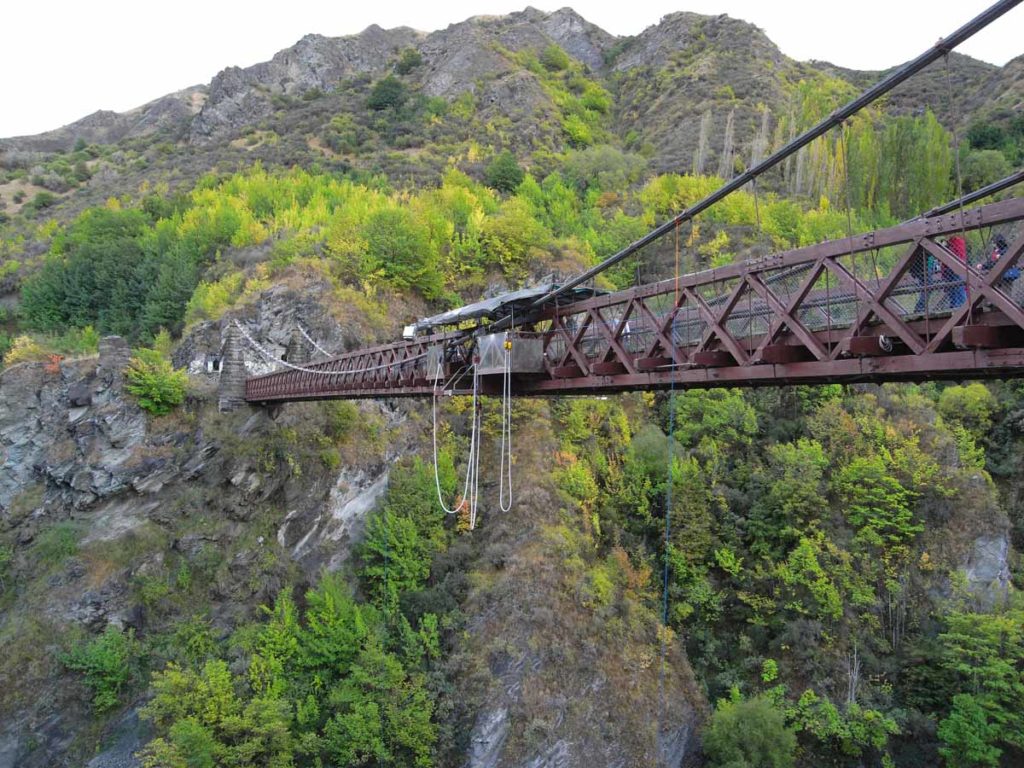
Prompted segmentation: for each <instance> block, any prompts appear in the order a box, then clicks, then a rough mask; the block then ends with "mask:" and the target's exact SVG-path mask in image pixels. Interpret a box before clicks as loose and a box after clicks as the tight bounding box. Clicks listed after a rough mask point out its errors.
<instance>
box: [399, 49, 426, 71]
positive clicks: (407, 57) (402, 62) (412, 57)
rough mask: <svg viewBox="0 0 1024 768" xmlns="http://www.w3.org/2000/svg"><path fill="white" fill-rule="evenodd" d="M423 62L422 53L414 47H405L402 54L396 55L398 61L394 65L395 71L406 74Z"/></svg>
mask: <svg viewBox="0 0 1024 768" xmlns="http://www.w3.org/2000/svg"><path fill="white" fill-rule="evenodd" d="M422 63H423V55H422V54H421V53H420V52H419V51H417V50H416V49H415V48H406V49H405V50H404V51H402V55H401V56H399V57H398V63H397V64H396V65H395V72H397V73H398V74H400V75H408V74H409V73H410V72H412V71H413V70H414V69H416V67H418V66H420V65H421V64H422Z"/></svg>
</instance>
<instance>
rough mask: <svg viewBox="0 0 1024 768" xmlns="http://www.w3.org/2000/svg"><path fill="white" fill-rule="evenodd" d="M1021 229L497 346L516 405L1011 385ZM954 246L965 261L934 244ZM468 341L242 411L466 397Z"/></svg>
mask: <svg viewBox="0 0 1024 768" xmlns="http://www.w3.org/2000/svg"><path fill="white" fill-rule="evenodd" d="M1022 222H1024V198H1013V199H1009V200H1005V201H1002V202H998V203H992V204H989V205H984V206H981V207H977V208H972V209H969V210H964V211H961V210H955V211H953V212H948V213H941V214H938V215H933V216H926V217H922V218H919V219H916V220H913V221H910V222H907V223H904V224H900V225H898V226H894V227H890V228H887V229H881V230H876V231H873V232H869V233H866V234H861V235H856V236H854V237H851V238H845V239H842V240H835V241H829V242H825V243H821V244H818V245H813V246H810V247H806V248H800V249H796V250H791V251H785V252H781V253H775V254H772V255H770V256H766V257H764V258H759V259H755V260H752V261H747V262H744V263H739V264H733V265H729V266H725V267H721V268H718V269H712V270H705V271H701V272H696V273H691V274H686V275H681V276H680V277H679V278H678V279H670V280H663V281H660V282H655V283H651V284H648V285H641V286H637V287H634V288H630V289H627V290H623V291H618V292H615V293H609V294H606V295H599V296H595V297H592V298H589V299H586V300H583V301H578V302H575V303H569V304H564V305H557V306H552V307H549V308H547V309H544V310H541V311H540V312H538V313H535V315H533V316H530V317H524V318H522V321H520V322H517V326H516V327H515V328H514V329H511V330H509V331H507V332H505V331H502V332H501V333H503V334H504V333H507V334H508V339H509V340H510V341H511V344H512V346H513V349H514V350H515V349H516V348H517V347H519V346H523V347H527V346H528V347H530V348H531V350H533V351H534V353H535V354H532V355H529V356H527V357H528V358H529V359H528V360H526V361H525V362H526V364H525V365H520V364H516V365H514V366H513V375H512V381H513V383H512V391H513V394H515V395H520V396H524V395H556V394H569V393H575V394H605V393H611V392H622V391H628V390H638V389H665V388H668V387H670V386H675V387H680V388H686V387H714V386H758V385H784V384H821V383H854V382H883V381H924V380H932V379H972V378H986V377H1010V376H1020V375H1024V274H1022V270H1024V224H1022ZM955 237H963V238H964V239H965V240H966V243H967V245H968V258H967V260H966V263H965V262H964V261H961V260H960V259H959V258H958V257H957V256H956V255H955V253H954V251H953V250H952V249H951V248H950V247H949V246H948V245H946V244H944V243H945V240H946V239H948V238H955ZM1004 242H1005V243H1006V246H1005V247H1004V248H1003V249H1002V250H1003V252H1002V253H1001V254H1000V255H999V257H998V258H997V259H996V260H993V259H992V256H993V255H994V252H997V245H996V244H998V243H1004ZM481 338H485V337H481V336H480V335H479V334H478V333H469V332H466V331H452V332H449V333H443V334H435V335H431V336H425V337H422V338H415V339H412V340H403V341H399V342H396V343H394V344H387V345H383V346H377V347H372V348H368V349H361V350H357V351H354V352H350V353H347V354H343V355H338V356H336V357H331V358H329V359H325V360H321V361H317V362H312V363H307V364H305V365H304V366H302V368H303V370H287V371H284V372H281V373H271V374H267V375H264V376H258V377H254V378H250V379H249V380H248V381H247V382H246V389H245V398H246V400H247V401H248V402H250V403H268V404H269V403H280V402H288V401H296V400H320V399H355V398H391V397H409V396H413V397H416V396H419V397H423V396H430V395H432V394H434V393H436V392H437V391H438V388H446V391H447V392H449V393H454V394H468V393H469V391H470V377H467V376H462V377H461V378H460V373H465V370H466V369H467V368H468V364H469V363H470V362H471V361H472V360H473V358H474V356H476V357H477V358H479V354H480V350H479V346H480V345H479V341H480V340H481ZM503 338H504V337H503ZM500 387H501V376H500V375H490V376H489V375H483V376H482V377H481V388H482V391H483V392H485V393H491V394H495V395H497V394H500Z"/></svg>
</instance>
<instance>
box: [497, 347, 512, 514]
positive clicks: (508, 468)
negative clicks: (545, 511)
mask: <svg viewBox="0 0 1024 768" xmlns="http://www.w3.org/2000/svg"><path fill="white" fill-rule="evenodd" d="M506 486H507V494H506ZM498 507H499V508H500V509H501V511H502V512H508V511H509V510H511V509H512V336H511V333H510V332H508V331H506V332H505V370H504V375H503V379H502V385H501V462H500V467H499V469H498Z"/></svg>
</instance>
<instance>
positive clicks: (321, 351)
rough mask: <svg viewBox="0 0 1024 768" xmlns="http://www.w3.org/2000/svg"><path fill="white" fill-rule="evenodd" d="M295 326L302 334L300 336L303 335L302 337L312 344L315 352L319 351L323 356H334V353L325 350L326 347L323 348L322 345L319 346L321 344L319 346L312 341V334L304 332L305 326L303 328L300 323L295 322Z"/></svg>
mask: <svg viewBox="0 0 1024 768" xmlns="http://www.w3.org/2000/svg"><path fill="white" fill-rule="evenodd" d="M295 327H296V328H298V329H299V333H301V334H302V337H303V338H304V339H305V340H306V341H308V342H309V343H310V344H312V345H313V349H315V350H316V351H317V352H319V353H320V354H321V355H323V356H324V357H334V354H333V353H331V352H328V351H327V350H326V349H324V348H323V347H321V346H320V345H319V344H317V343H316V342H315V341H313V337H312V336H310V335H309V334H308V333H306V329H305V328H303V327H302V326H301V325H300V324H299V323H296V324H295Z"/></svg>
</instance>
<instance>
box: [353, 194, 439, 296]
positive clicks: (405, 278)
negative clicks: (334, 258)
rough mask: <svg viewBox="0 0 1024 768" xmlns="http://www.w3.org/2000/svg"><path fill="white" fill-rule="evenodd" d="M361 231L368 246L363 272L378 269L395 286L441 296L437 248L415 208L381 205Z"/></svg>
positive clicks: (371, 272)
mask: <svg viewBox="0 0 1024 768" xmlns="http://www.w3.org/2000/svg"><path fill="white" fill-rule="evenodd" d="M361 231H362V235H363V237H364V238H365V240H366V246H367V247H366V261H367V263H366V265H365V266H364V267H363V269H362V272H363V274H364V275H372V274H374V273H376V272H379V273H380V274H382V275H383V276H384V277H386V278H387V279H388V280H389V281H390V282H391V284H392V285H394V286H395V287H396V288H399V289H407V288H415V289H416V290H418V291H419V292H420V293H421V294H423V296H424V297H425V298H428V299H437V298H440V296H441V293H442V290H443V285H442V282H441V274H440V271H439V270H438V266H439V263H438V261H439V260H438V254H437V248H436V246H434V244H433V243H431V241H430V232H429V231H428V230H427V228H426V227H425V226H424V225H423V223H422V222H421V221H420V220H419V219H418V218H417V217H416V215H415V214H414V213H413V212H412V211H410V210H409V209H408V208H397V207H387V208H382V209H381V210H379V211H376V212H375V213H372V214H370V216H369V218H368V219H367V220H366V223H365V224H364V225H363V227H362V230H361Z"/></svg>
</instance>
